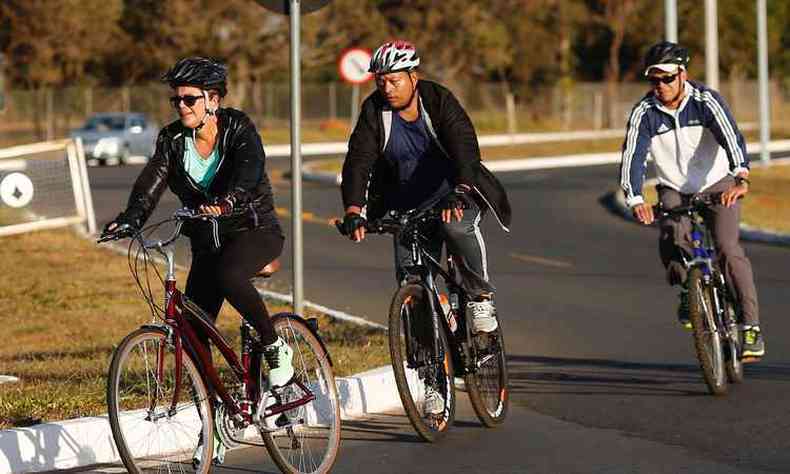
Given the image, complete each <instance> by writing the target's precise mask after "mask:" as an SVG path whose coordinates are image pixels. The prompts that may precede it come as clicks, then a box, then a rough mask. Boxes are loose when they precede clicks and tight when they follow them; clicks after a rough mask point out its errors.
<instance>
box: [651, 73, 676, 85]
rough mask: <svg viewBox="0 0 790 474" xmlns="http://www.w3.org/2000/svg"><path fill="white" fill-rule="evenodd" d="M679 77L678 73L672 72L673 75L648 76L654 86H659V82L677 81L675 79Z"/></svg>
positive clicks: (670, 82)
mask: <svg viewBox="0 0 790 474" xmlns="http://www.w3.org/2000/svg"><path fill="white" fill-rule="evenodd" d="M677 77H678V75H677V74H672V75H671V76H664V77H656V76H650V77H648V78H647V80H648V82H650V84H652V85H653V87H655V86H657V85H658V83H659V82H663V83H664V84H672V83H673V82H675V79H676V78H677Z"/></svg>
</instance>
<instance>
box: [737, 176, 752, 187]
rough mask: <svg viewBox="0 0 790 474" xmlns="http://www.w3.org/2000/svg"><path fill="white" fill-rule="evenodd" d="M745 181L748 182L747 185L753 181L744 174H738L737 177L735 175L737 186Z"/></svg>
mask: <svg viewBox="0 0 790 474" xmlns="http://www.w3.org/2000/svg"><path fill="white" fill-rule="evenodd" d="M743 183H746V184H747V185H750V184H752V183H751V182H750V181H749V179H748V178H745V177H743V176H736V177H735V185H736V186H740V185H742V184H743Z"/></svg>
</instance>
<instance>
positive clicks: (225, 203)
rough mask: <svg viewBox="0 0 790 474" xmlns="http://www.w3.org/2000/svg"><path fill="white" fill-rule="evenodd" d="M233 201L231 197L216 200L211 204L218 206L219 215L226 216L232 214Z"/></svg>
mask: <svg viewBox="0 0 790 474" xmlns="http://www.w3.org/2000/svg"><path fill="white" fill-rule="evenodd" d="M233 204H234V199H233V198H232V197H231V196H225V197H222V198H216V199H214V201H213V202H212V203H211V205H212V206H219V208H220V212H221V215H223V216H227V215H229V214H230V213H232V212H233Z"/></svg>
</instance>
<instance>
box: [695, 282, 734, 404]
mask: <svg viewBox="0 0 790 474" xmlns="http://www.w3.org/2000/svg"><path fill="white" fill-rule="evenodd" d="M688 289H689V319H690V320H691V325H692V327H693V329H694V348H695V350H696V352H697V358H698V359H699V363H700V368H701V369H702V375H703V377H704V379H705V383H706V384H707V386H708V390H710V393H712V394H713V395H724V394H725V393H727V381H726V380H725V368H724V365H725V364H724V351H723V348H722V334H721V332H720V331H719V329H718V327H717V325H716V315H715V314H714V313H713V297H712V296H713V295H712V291H713V288H712V287H711V285H710V284H708V283H706V282H705V281H704V279H703V274H702V269H700V268H693V269H691V271H690V272H689V276H688Z"/></svg>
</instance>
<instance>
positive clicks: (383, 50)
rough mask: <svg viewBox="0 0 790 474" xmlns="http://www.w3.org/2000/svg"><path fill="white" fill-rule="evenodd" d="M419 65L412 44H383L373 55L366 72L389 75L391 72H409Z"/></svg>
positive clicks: (393, 42) (402, 41) (399, 41)
mask: <svg viewBox="0 0 790 474" xmlns="http://www.w3.org/2000/svg"><path fill="white" fill-rule="evenodd" d="M419 65H420V57H419V56H417V49H416V48H415V47H414V45H413V44H411V43H409V42H408V41H404V40H396V41H390V42H388V43H384V44H382V45H381V46H379V47H378V49H376V52H375V53H373V58H372V59H371V60H370V68H369V69H368V72H371V73H373V74H389V73H391V72H399V71H411V70H413V69H414V68H416V67H417V66H419Z"/></svg>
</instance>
